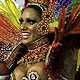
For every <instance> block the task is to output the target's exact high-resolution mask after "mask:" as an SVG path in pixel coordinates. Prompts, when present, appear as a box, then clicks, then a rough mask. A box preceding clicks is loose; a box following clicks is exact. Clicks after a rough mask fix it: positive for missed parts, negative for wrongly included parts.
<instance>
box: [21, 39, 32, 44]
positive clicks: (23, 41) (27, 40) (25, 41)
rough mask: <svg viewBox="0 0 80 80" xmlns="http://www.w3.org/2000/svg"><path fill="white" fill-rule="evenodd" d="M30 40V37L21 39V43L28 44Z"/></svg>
mask: <svg viewBox="0 0 80 80" xmlns="http://www.w3.org/2000/svg"><path fill="white" fill-rule="evenodd" d="M30 42H31V41H30V39H22V43H23V44H26V45H27V44H29V43H30Z"/></svg>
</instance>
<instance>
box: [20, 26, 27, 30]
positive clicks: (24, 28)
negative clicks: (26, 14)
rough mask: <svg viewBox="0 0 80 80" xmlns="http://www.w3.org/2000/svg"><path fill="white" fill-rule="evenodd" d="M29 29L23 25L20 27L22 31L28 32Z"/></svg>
mask: <svg viewBox="0 0 80 80" xmlns="http://www.w3.org/2000/svg"><path fill="white" fill-rule="evenodd" d="M27 29H28V27H27V25H21V26H20V30H27Z"/></svg>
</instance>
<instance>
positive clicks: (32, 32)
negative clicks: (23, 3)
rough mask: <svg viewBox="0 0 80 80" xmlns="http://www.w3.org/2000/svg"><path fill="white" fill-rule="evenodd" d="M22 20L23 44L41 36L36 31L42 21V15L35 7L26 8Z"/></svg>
mask: <svg viewBox="0 0 80 80" xmlns="http://www.w3.org/2000/svg"><path fill="white" fill-rule="evenodd" d="M20 22H21V26H20V30H21V33H22V42H23V44H29V43H31V42H33V41H34V40H36V39H38V38H40V37H41V35H39V34H37V32H36V26H37V24H38V23H39V22H40V17H39V15H38V13H37V11H35V10H34V9H33V8H26V9H25V10H24V12H23V14H22V17H21V19H20Z"/></svg>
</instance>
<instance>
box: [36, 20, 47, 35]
mask: <svg viewBox="0 0 80 80" xmlns="http://www.w3.org/2000/svg"><path fill="white" fill-rule="evenodd" d="M48 28H49V25H48V23H46V22H44V21H43V20H42V21H41V22H40V23H39V24H38V25H37V27H36V30H37V33H38V34H42V35H45V34H48V33H49V29H48Z"/></svg>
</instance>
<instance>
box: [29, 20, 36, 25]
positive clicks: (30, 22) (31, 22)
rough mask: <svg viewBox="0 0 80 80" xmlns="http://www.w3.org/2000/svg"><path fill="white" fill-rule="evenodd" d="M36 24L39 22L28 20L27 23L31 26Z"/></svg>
mask: <svg viewBox="0 0 80 80" xmlns="http://www.w3.org/2000/svg"><path fill="white" fill-rule="evenodd" d="M36 22H37V21H36V20H31V19H27V23H29V24H30V25H33V24H35V23H36Z"/></svg>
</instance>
